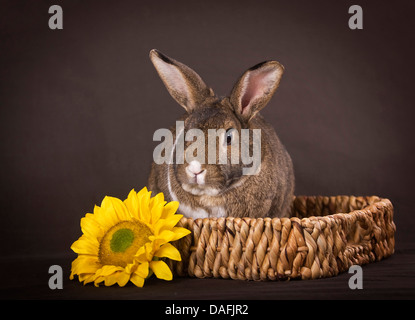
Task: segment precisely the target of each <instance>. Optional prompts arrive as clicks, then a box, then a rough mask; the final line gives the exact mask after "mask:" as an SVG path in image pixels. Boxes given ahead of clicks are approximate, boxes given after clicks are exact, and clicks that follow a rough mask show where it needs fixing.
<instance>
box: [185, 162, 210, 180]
mask: <svg viewBox="0 0 415 320" xmlns="http://www.w3.org/2000/svg"><path fill="white" fill-rule="evenodd" d="M186 169H187V170H188V171H189V173H191V174H193V175H195V176H197V175H198V174H201V173H202V172H203V171H205V169H202V166H201V164H200V162H199V161H196V160H193V161H190V163H189V165H188V166H187V168H186Z"/></svg>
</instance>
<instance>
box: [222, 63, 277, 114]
mask: <svg viewBox="0 0 415 320" xmlns="http://www.w3.org/2000/svg"><path fill="white" fill-rule="evenodd" d="M283 73H284V67H283V66H282V65H281V64H280V63H279V62H277V61H265V62H262V63H260V64H257V65H256V66H254V67H252V68H250V69H248V70H247V71H246V72H245V73H244V74H243V75H242V76H241V78H240V79H239V80H238V82H237V83H236V84H235V86H234V88H233V90H232V93H231V95H230V101H231V103H232V105H233V107H234V110H235V113H236V115H237V116H238V117H239V118H240V119H241V120H242V121H245V122H248V121H249V120H250V119H252V118H253V117H254V116H255V114H256V113H257V112H258V111H260V110H261V109H262V108H264V107H265V106H266V104H267V103H268V101H269V100H270V99H271V97H272V96H273V94H274V92H275V90H277V88H278V85H279V83H280V79H281V77H282V74H283Z"/></svg>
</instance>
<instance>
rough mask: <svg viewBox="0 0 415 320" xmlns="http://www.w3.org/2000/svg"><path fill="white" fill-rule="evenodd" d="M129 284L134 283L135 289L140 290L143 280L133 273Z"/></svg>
mask: <svg viewBox="0 0 415 320" xmlns="http://www.w3.org/2000/svg"><path fill="white" fill-rule="evenodd" d="M130 280H131V282H132V283H134V284H135V285H136V286H137V287H139V288H142V287H143V286H144V278H142V277H140V276H139V275H137V274H135V273H133V274H132V275H131V278H130Z"/></svg>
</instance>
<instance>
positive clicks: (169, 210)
mask: <svg viewBox="0 0 415 320" xmlns="http://www.w3.org/2000/svg"><path fill="white" fill-rule="evenodd" d="M178 208H179V202H178V201H171V202H169V203H167V204H166V205H165V206H164V208H163V213H162V214H161V218H162V219H166V218H169V217H170V216H172V215H174V214H175V213H176V212H177V209H178Z"/></svg>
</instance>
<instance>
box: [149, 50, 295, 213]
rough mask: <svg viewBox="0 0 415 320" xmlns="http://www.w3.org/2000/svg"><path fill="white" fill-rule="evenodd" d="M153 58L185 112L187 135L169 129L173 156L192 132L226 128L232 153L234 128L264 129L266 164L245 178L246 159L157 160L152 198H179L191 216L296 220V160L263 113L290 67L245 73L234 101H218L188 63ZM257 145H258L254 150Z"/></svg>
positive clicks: (272, 64)
mask: <svg viewBox="0 0 415 320" xmlns="http://www.w3.org/2000/svg"><path fill="white" fill-rule="evenodd" d="M150 59H151V61H152V63H153V65H154V67H155V69H156V70H157V72H158V74H159V76H160V78H161V79H162V81H163V83H164V85H165V86H166V88H167V90H168V92H169V93H170V95H171V96H172V97H173V98H174V99H175V100H176V101H177V102H178V104H180V105H181V106H182V107H183V108H184V109H185V110H186V113H185V114H184V115H183V117H181V118H180V119H179V121H183V122H182V123H183V127H182V129H181V130H180V132H176V128H175V127H172V128H171V129H170V130H171V132H172V134H173V137H174V145H173V148H172V150H171V154H170V156H171V159H174V155H175V147H177V144H178V140H179V139H178V138H179V136H180V135H183V134H184V132H186V131H188V130H190V129H191V128H198V129H200V130H202V131H203V132H204V133H207V130H209V129H221V128H222V129H225V130H226V131H225V130H223V131H224V134H225V135H226V137H219V146H218V148H219V147H221V146H222V148H223V144H222V145H221V142H220V141H226V143H225V147H224V148H225V151H226V148H228V147H229V145H227V144H229V142H230V141H229V140H232V134H230V131H232V132H235V133H236V134H238V133H240V132H241V131H242V129H249V130H253V129H259V130H260V133H261V136H260V141H259V142H260V145H261V147H260V156H261V159H260V160H261V162H260V169H259V170H258V172H257V173H256V174H245V175H244V174H243V170H244V167H247V166H246V165H244V163H242V162H241V161H239V162H238V163H231V162H230V159H229V155H228V158H227V160H228V161H227V163H225V164H219V163H214V164H210V163H209V162H208V161H205V162H204V163H203V162H202V161H197V160H192V161H184V162H183V163H174V161H172V162H171V163H163V164H156V163H155V162H154V160H153V163H152V166H151V170H150V175H149V178H148V188H149V190H150V191H152V192H153V194H155V193H160V192H162V193H163V194H164V196H165V200H166V201H178V202H179V208H178V213H180V214H182V215H184V216H185V217H187V218H192V219H198V218H212V217H217V218H219V217H251V218H264V217H272V218H273V217H288V216H290V211H291V203H292V200H293V192H294V170H293V164H292V160H291V157H290V155H289V154H288V152H287V151H286V149H285V147H284V146H283V144H282V143H281V142H280V140H279V138H278V136H277V134H276V132H275V130H274V129H273V127H272V126H271V125H270V124H268V123H267V122H266V121H265V119H264V118H263V117H262V116H261V114H260V113H259V111H260V110H261V109H262V108H264V107H265V105H266V104H267V103H268V102H269V100H270V99H271V97H272V96H273V94H274V92H275V90H276V89H277V87H278V85H279V82H280V79H281V76H282V74H283V72H284V67H283V66H282V65H281V64H280V63H279V62H277V61H265V62H262V63H259V64H257V65H255V66H253V67H252V68H250V69H248V70H247V71H246V72H245V73H243V74H242V76H241V77H240V78H239V80H238V81H237V82H236V84H235V86H234V87H233V89H232V91H231V93H230V95H229V97H225V98H218V97H217V96H216V95H215V93H214V92H213V90H212V89H211V88H209V87H208V86H207V85H206V84H205V83H204V82H203V80H202V79H201V78H200V76H199V75H198V74H197V73H196V72H195V71H193V70H192V69H191V68H189V67H188V66H186V65H184V64H182V63H181V62H178V61H176V60H174V59H172V58H169V57H168V56H166V55H164V54H162V53H161V52H160V51H158V50H156V49H153V50H151V51H150ZM229 129H232V130H229ZM182 139H183V137H182ZM221 139H222V140H221ZM186 140H187V139H186ZM254 146H255V145H254V144H253V142H252V141H251V142H250V144H249V148H250V151H251V152H252V148H253V147H254ZM188 147H189V141H186V142H184V149H185V150H186V148H188ZM205 150H208V147H207V146H206V148H205ZM165 152H167V149H166V151H165ZM218 153H219V152H216V154H218ZM184 157H185V156H184Z"/></svg>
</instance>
